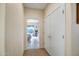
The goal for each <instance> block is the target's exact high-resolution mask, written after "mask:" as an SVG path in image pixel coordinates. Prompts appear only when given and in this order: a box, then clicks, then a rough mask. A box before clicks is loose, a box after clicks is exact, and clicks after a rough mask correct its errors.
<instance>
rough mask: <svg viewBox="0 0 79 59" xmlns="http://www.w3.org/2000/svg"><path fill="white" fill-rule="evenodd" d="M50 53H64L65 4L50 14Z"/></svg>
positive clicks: (60, 54)
mask: <svg viewBox="0 0 79 59" xmlns="http://www.w3.org/2000/svg"><path fill="white" fill-rule="evenodd" d="M50 22H51V28H50V29H51V52H50V53H51V55H55V56H63V55H65V38H64V37H65V5H62V6H60V7H59V8H57V9H56V10H55V11H54V12H53V13H52V14H51V21H50Z"/></svg>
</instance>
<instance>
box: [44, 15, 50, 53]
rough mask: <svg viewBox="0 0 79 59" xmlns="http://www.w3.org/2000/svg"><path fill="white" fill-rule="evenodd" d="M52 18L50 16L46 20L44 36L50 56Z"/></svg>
mask: <svg viewBox="0 0 79 59" xmlns="http://www.w3.org/2000/svg"><path fill="white" fill-rule="evenodd" d="M50 25H51V24H50V16H48V17H47V18H46V19H45V20H44V34H45V49H46V50H47V52H48V53H49V54H50V49H51V48H50V47H51V41H50V39H51V37H50Z"/></svg>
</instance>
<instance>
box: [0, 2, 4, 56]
mask: <svg viewBox="0 0 79 59" xmlns="http://www.w3.org/2000/svg"><path fill="white" fill-rule="evenodd" d="M1 55H5V4H1V3H0V56H1Z"/></svg>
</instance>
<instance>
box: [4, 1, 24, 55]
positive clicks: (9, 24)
mask: <svg viewBox="0 0 79 59" xmlns="http://www.w3.org/2000/svg"><path fill="white" fill-rule="evenodd" d="M5 29H6V39H5V50H6V55H11V56H17V55H23V52H24V43H23V42H24V19H23V6H22V4H20V3H17V4H16V3H15V4H10V3H9V4H6V28H5Z"/></svg>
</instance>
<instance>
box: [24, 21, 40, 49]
mask: <svg viewBox="0 0 79 59" xmlns="http://www.w3.org/2000/svg"><path fill="white" fill-rule="evenodd" d="M25 33H26V36H27V37H26V41H27V42H26V49H37V48H39V20H36V19H27V20H26V27H25Z"/></svg>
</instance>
